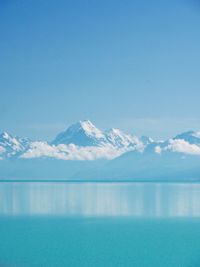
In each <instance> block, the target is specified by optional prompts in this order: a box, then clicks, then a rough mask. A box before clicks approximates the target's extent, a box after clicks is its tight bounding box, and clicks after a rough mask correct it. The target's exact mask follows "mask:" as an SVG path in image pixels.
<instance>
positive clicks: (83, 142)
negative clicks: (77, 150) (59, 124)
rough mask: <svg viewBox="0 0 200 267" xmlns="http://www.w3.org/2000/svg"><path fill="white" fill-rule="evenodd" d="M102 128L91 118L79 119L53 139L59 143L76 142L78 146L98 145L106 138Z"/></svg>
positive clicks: (54, 142)
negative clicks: (95, 124) (96, 125)
mask: <svg viewBox="0 0 200 267" xmlns="http://www.w3.org/2000/svg"><path fill="white" fill-rule="evenodd" d="M104 139H105V137H104V134H103V132H102V131H101V130H99V129H98V128H97V127H95V126H94V124H93V123H92V122H91V121H89V120H83V121H79V122H77V123H75V124H72V125H71V126H70V127H69V128H68V129H67V130H66V131H64V132H62V133H60V134H59V135H58V136H57V137H56V139H55V140H54V141H53V144H54V145H58V144H75V145H78V146H98V145H100V144H102V143H103V142H104V141H105V140H104Z"/></svg>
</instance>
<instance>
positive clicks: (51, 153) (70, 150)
mask: <svg viewBox="0 0 200 267" xmlns="http://www.w3.org/2000/svg"><path fill="white" fill-rule="evenodd" d="M126 151H127V149H116V148H114V147H113V146H112V145H106V146H99V147H95V146H93V147H92V146H88V147H79V146H76V145H74V144H70V145H64V144H61V145H58V146H54V145H52V146H51V145H49V144H48V143H46V142H33V143H32V144H31V146H30V149H29V150H28V151H27V152H25V153H24V154H23V155H22V156H21V157H22V158H39V157H50V158H57V159H63V160H96V159H103V158H104V159H113V158H115V157H117V156H119V155H121V154H122V153H124V152H126Z"/></svg>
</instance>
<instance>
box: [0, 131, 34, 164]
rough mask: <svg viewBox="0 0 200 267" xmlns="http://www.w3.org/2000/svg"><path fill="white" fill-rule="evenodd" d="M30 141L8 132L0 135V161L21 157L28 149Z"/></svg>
mask: <svg viewBox="0 0 200 267" xmlns="http://www.w3.org/2000/svg"><path fill="white" fill-rule="evenodd" d="M29 144H30V140H29V139H27V138H19V137H16V136H12V135H11V134H9V133H7V132H3V133H1V134H0V159H3V158H11V157H15V156H19V155H20V154H22V153H23V152H24V151H25V150H26V149H28V147H29Z"/></svg>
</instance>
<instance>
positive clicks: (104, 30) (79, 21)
mask: <svg viewBox="0 0 200 267" xmlns="http://www.w3.org/2000/svg"><path fill="white" fill-rule="evenodd" d="M85 118H86V119H90V120H91V121H93V122H94V123H95V124H96V125H97V126H99V127H100V128H103V129H104V128H109V127H119V128H122V129H123V130H125V131H128V132H132V133H135V134H138V135H139V134H146V135H151V136H153V137H154V138H166V137H168V136H171V135H174V134H176V133H179V132H181V131H184V130H189V129H194V130H197V129H200V4H199V1H197V0H196V1H195V0H194V1H193V0H188V1H187V0H168V1H162V0H152V1H150V0H135V1H134V0H100V1H98V0H43V1H41V0H1V1H0V129H1V130H7V131H9V132H11V133H14V134H18V135H22V136H28V137H32V138H45V137H46V138H47V139H52V138H53V137H54V135H55V134H57V132H58V131H60V130H62V129H63V127H64V128H65V127H67V126H68V125H69V124H71V123H73V122H75V121H77V120H80V119H85Z"/></svg>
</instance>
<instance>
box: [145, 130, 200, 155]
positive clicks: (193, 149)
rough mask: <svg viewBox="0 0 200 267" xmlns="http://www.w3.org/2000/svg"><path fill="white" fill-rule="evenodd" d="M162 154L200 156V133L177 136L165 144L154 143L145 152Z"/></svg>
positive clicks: (192, 132)
mask: <svg viewBox="0 0 200 267" xmlns="http://www.w3.org/2000/svg"><path fill="white" fill-rule="evenodd" d="M153 150H154V152H156V153H158V154H161V153H166V152H168V153H170V152H174V153H183V154H189V155H200V132H194V131H188V132H185V133H182V134H179V135H177V136H175V137H174V138H172V139H169V140H167V141H165V142H153V143H151V144H150V145H148V146H147V147H146V149H145V151H146V152H147V151H148V152H149V151H153Z"/></svg>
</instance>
